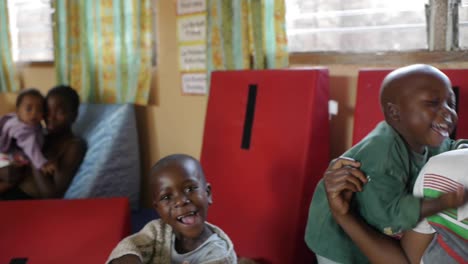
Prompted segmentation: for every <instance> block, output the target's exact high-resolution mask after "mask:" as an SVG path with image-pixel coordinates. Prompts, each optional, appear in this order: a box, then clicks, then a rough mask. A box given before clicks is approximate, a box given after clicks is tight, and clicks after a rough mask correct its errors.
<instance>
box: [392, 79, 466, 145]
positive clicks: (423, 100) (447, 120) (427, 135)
mask: <svg viewBox="0 0 468 264" xmlns="http://www.w3.org/2000/svg"><path fill="white" fill-rule="evenodd" d="M417 78H419V79H418V80H412V84H413V85H415V86H414V87H411V88H409V89H407V90H408V92H407V93H404V95H402V96H400V100H399V103H398V105H399V107H400V108H399V110H400V120H399V122H400V128H401V129H400V130H401V131H400V133H402V136H403V137H404V139H405V140H406V141H407V143H408V144H409V145H410V147H411V148H412V150H413V151H417V152H422V151H423V150H424V147H425V146H430V147H438V146H440V145H441V144H442V142H443V141H444V140H445V139H446V138H448V136H449V135H450V133H451V132H452V131H453V129H454V127H455V125H456V123H457V121H458V117H457V114H456V112H455V109H454V108H455V95H454V93H453V91H452V88H451V87H450V84H448V83H446V82H445V81H443V80H441V79H439V78H436V77H435V76H427V75H423V76H418V77H417Z"/></svg>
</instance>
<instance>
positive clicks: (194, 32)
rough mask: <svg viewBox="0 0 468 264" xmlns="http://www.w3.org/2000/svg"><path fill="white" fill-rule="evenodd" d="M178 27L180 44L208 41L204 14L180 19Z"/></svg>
mask: <svg viewBox="0 0 468 264" xmlns="http://www.w3.org/2000/svg"><path fill="white" fill-rule="evenodd" d="M177 26H178V29H179V41H180V42H193V41H206V17H205V15H204V14H203V15H194V16H189V17H184V18H179V21H178V25H177Z"/></svg>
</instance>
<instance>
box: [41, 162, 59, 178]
mask: <svg viewBox="0 0 468 264" xmlns="http://www.w3.org/2000/svg"><path fill="white" fill-rule="evenodd" d="M56 170H57V165H56V164H55V163H54V162H52V161H48V162H46V164H44V165H43V166H42V168H41V172H42V173H43V174H48V175H54V173H55V171H56Z"/></svg>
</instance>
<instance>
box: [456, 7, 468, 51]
mask: <svg viewBox="0 0 468 264" xmlns="http://www.w3.org/2000/svg"><path fill="white" fill-rule="evenodd" d="M458 18H459V23H458V27H459V28H458V30H459V31H458V32H459V36H458V39H459V45H460V48H461V49H467V48H468V1H467V0H463V1H462V2H461V5H460V8H459V10H458Z"/></svg>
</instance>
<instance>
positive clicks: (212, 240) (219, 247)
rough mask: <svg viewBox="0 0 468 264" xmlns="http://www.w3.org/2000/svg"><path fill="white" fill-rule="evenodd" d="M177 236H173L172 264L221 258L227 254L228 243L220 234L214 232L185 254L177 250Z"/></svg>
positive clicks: (191, 263)
mask: <svg viewBox="0 0 468 264" xmlns="http://www.w3.org/2000/svg"><path fill="white" fill-rule="evenodd" d="M174 240H175V236H172V253H171V263H172V264H183V263H184V262H188V263H190V264H193V263H200V262H202V260H203V261H210V260H215V259H220V258H222V257H224V256H225V255H226V252H227V249H228V245H227V243H226V241H224V240H223V239H221V238H220V237H219V236H218V234H216V233H215V234H212V235H211V236H210V237H209V238H208V239H207V240H206V241H205V242H203V244H201V245H200V246H199V247H198V248H196V249H195V250H193V251H190V252H187V253H185V254H179V253H177V251H176V250H175V241H174Z"/></svg>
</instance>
